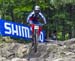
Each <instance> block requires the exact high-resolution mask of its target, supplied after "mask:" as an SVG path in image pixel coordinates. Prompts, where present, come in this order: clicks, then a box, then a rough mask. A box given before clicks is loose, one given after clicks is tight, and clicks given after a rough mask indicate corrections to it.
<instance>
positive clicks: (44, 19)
mask: <svg viewBox="0 0 75 61" xmlns="http://www.w3.org/2000/svg"><path fill="white" fill-rule="evenodd" d="M39 15H40V16H41V17H42V19H43V21H44V23H45V24H46V23H47V22H46V18H45V17H44V16H43V14H42V13H41V12H40V13H39Z"/></svg>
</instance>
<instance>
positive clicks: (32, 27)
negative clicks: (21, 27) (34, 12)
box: [30, 24, 34, 46]
mask: <svg viewBox="0 0 75 61" xmlns="http://www.w3.org/2000/svg"><path fill="white" fill-rule="evenodd" d="M30 27H31V35H32V46H33V45H34V39H33V37H34V24H31V25H30Z"/></svg>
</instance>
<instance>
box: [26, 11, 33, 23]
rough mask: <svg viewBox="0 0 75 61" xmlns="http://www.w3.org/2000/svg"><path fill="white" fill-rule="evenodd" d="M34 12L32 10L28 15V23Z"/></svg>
mask: <svg viewBox="0 0 75 61" xmlns="http://www.w3.org/2000/svg"><path fill="white" fill-rule="evenodd" d="M33 14H34V12H31V13H30V14H29V15H28V17H27V23H29V21H30V17H31V16H32V15H33Z"/></svg>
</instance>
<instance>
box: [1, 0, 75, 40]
mask: <svg viewBox="0 0 75 61" xmlns="http://www.w3.org/2000/svg"><path fill="white" fill-rule="evenodd" d="M36 4H37V5H39V6H40V7H41V11H42V12H43V14H44V15H45V16H46V18H47V22H48V24H47V25H46V27H45V28H44V29H46V30H48V31H49V32H51V31H53V30H57V31H58V35H57V37H58V39H60V40H62V39H63V36H62V33H63V31H64V32H65V34H64V36H65V39H68V38H69V33H66V31H67V32H71V33H72V32H73V31H74V30H75V29H73V28H75V27H74V24H75V21H74V20H75V15H74V14H75V0H0V15H1V16H2V18H3V19H6V20H12V21H13V22H20V23H25V22H26V17H27V15H28V14H29V12H31V11H32V10H33V7H34V6H35V5H36ZM72 11H73V12H72ZM72 27H73V28H72ZM65 29H67V30H65ZM71 30H73V31H71ZM74 33H75V32H74ZM74 37H75V36H74Z"/></svg>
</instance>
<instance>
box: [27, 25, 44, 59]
mask: <svg viewBox="0 0 75 61" xmlns="http://www.w3.org/2000/svg"><path fill="white" fill-rule="evenodd" d="M40 26H43V24H34V33H33V35H32V46H31V48H30V52H29V59H30V54H31V52H32V51H33V52H34V53H36V52H37V46H38V42H39V35H38V29H39V27H40ZM29 59H28V60H29Z"/></svg>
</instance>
